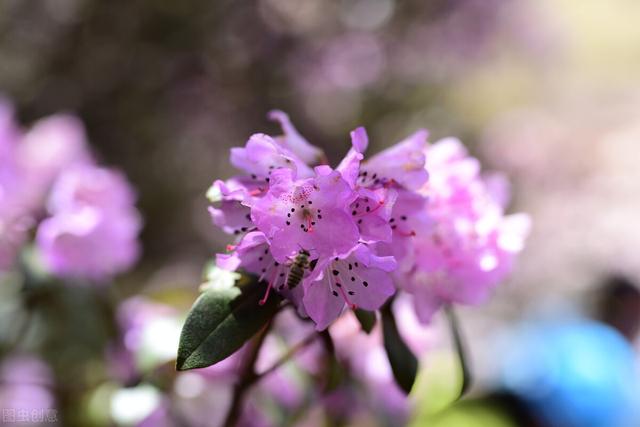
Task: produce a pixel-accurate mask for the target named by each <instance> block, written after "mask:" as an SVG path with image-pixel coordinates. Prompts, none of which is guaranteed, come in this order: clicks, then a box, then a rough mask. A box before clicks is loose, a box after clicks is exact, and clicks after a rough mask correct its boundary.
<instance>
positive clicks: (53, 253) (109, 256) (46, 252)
mask: <svg viewBox="0 0 640 427" xmlns="http://www.w3.org/2000/svg"><path fill="white" fill-rule="evenodd" d="M134 200H135V195H134V193H133V190H132V189H131V187H130V186H129V183H128V182H127V181H126V179H125V178H124V176H123V175H122V174H121V173H119V172H117V171H113V170H110V169H105V168H99V167H96V166H91V165H84V166H80V167H77V168H73V169H69V170H68V171H66V172H64V173H62V174H61V175H60V176H59V178H58V179H57V181H56V182H55V184H54V188H53V189H52V192H51V196H50V199H49V204H48V205H49V212H50V213H51V214H52V216H51V217H49V218H47V219H45V220H44V221H43V222H42V223H41V224H40V226H39V227H38V232H37V244H38V248H39V250H40V253H41V254H42V258H43V261H44V262H45V265H46V266H47V268H48V269H49V270H50V271H51V272H52V273H53V274H55V275H58V276H62V277H75V278H87V279H92V280H100V281H102V280H108V279H110V278H112V277H113V276H115V275H116V274H118V273H122V272H124V271H126V270H128V269H129V268H131V266H132V265H133V264H134V263H135V261H136V260H137V258H138V255H139V252H140V248H139V244H138V240H137V237H138V233H139V231H140V228H141V220H140V215H139V213H138V211H137V210H136V209H135V207H134V204H133V203H134Z"/></svg>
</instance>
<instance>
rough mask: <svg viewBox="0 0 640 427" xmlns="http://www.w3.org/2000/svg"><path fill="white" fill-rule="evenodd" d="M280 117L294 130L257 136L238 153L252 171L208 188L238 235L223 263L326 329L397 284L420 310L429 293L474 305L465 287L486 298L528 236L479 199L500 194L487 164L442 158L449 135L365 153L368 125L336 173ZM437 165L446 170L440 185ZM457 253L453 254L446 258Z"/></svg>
mask: <svg viewBox="0 0 640 427" xmlns="http://www.w3.org/2000/svg"><path fill="white" fill-rule="evenodd" d="M271 118H273V119H275V120H277V121H278V122H279V123H280V125H281V126H282V129H283V133H284V134H283V135H282V136H277V137H271V136H268V135H265V134H255V135H252V136H251V137H250V138H249V141H248V142H247V143H246V145H245V146H244V147H240V148H233V149H232V150H231V163H232V164H233V165H234V166H235V167H236V168H238V169H239V170H241V171H242V172H243V173H242V174H241V175H239V176H236V177H233V178H231V179H229V180H227V181H220V180H218V181H215V182H214V184H213V186H212V187H211V188H210V190H209V191H208V194H207V195H208V197H209V200H210V201H211V202H212V206H211V207H210V213H211V216H212V218H213V222H214V224H215V225H217V226H219V227H221V228H222V229H223V230H224V231H226V232H227V233H230V234H232V235H234V236H236V241H235V243H234V244H233V245H229V247H228V253H226V254H219V255H218V260H217V262H218V266H219V267H221V268H224V269H227V270H233V271H235V270H236V269H239V268H241V269H244V270H245V271H248V272H250V273H253V274H256V275H258V276H259V277H260V279H261V280H263V281H265V282H266V283H267V284H268V285H267V289H266V291H265V296H264V298H265V299H266V298H268V296H269V293H270V291H271V290H272V289H275V290H276V291H278V292H280V293H282V294H283V295H284V296H285V297H287V298H289V299H290V300H292V301H293V302H294V304H295V305H296V306H297V307H298V311H299V312H300V314H301V315H303V316H309V317H311V318H312V319H313V321H314V322H315V323H316V326H317V328H318V329H319V330H322V329H325V328H326V327H327V326H329V325H330V324H331V322H332V321H333V320H335V319H336V318H337V317H338V316H339V315H340V314H341V312H342V311H343V309H344V307H345V306H346V307H349V308H351V309H355V308H362V309H365V310H376V309H378V308H380V307H381V306H382V304H384V303H385V301H386V300H387V299H388V298H389V297H390V296H392V295H393V294H394V293H395V291H396V289H397V288H402V289H405V290H406V291H408V292H410V293H413V294H415V295H416V305H417V307H418V309H419V310H422V306H423V305H425V302H424V300H425V299H427V298H431V300H430V301H429V302H430V303H431V305H432V306H433V305H434V304H437V303H439V302H440V301H441V300H448V299H450V300H452V301H459V302H474V301H473V300H474V298H466V293H469V292H470V293H474V292H478V293H481V292H482V291H483V289H485V288H487V282H490V283H494V282H495V281H496V280H499V279H501V278H502V276H504V273H505V272H506V271H507V270H508V269H509V265H510V255H512V254H513V253H514V252H517V250H518V249H519V247H518V248H515V246H516V243H519V244H520V246H521V244H522V239H520V240H519V242H514V241H508V240H509V236H507V235H506V234H507V233H508V232H509V231H510V230H507V228H508V227H507V224H506V222H510V221H503V216H502V209H497V208H496V206H498V204H497V202H496V203H490V202H489V201H486V202H484V204H483V202H482V201H481V200H479V199H487V198H489V197H490V196H491V195H490V194H489V193H490V192H489V191H488V190H487V186H484V185H481V181H480V180H479V178H478V177H477V176H476V175H477V170H475V172H476V173H475V174H471V173H470V172H469V171H466V170H465V169H466V165H467V164H474V165H477V161H475V160H473V159H470V158H467V157H466V153H460V152H458V153H456V155H460V156H462V157H461V158H459V159H458V158H456V159H455V160H459V161H460V162H459V163H460V164H458V163H456V161H454V159H449V158H448V155H447V154H446V153H444V154H439V153H440V152H442V151H446V145H447V143H446V142H443V143H438V144H435V145H434V146H431V147H430V146H429V145H428V143H427V135H428V133H427V131H426V130H419V131H417V132H415V133H414V134H412V135H410V136H409V137H407V138H406V139H405V140H403V141H400V142H399V143H397V144H396V145H394V146H392V147H390V148H388V149H386V150H384V151H382V152H381V153H379V154H377V155H375V156H373V157H371V158H368V159H366V160H365V158H364V153H365V151H366V149H367V146H368V143H369V141H368V136H367V133H366V131H365V129H364V128H357V129H355V130H354V131H353V132H351V149H350V150H349V151H348V153H347V154H346V156H345V157H344V159H343V160H342V161H341V162H340V163H339V165H338V166H337V167H336V168H332V167H330V166H329V165H327V164H325V156H324V155H323V154H322V152H321V151H320V150H319V149H318V148H315V147H313V146H312V145H311V144H310V143H309V142H308V141H307V140H305V139H304V138H303V137H302V136H301V135H300V134H299V133H298V131H297V130H296V129H295V128H294V127H293V126H292V124H291V122H290V121H289V118H288V116H287V115H286V114H284V113H283V112H280V111H276V112H272V113H271ZM460 147H461V146H460ZM431 155H433V157H434V160H433V161H431V160H429V159H428V157H429V156H431ZM438 157H440V158H442V157H444V158H443V159H440V160H439V159H438ZM431 166H433V167H434V169H435V170H436V173H437V174H438V176H435V177H434V176H432V177H431V180H430V181H429V173H427V171H428V170H429V172H430V173H431V174H433V173H434V172H433V171H431ZM465 174H468V175H469V176H465ZM465 179H466V180H465ZM441 181H442V182H443V183H442V184H440V182H441ZM481 205H482V206H481ZM485 205H486V206H485ZM463 219H466V220H467V223H466V227H467V228H466V229H464V227H463V226H462V224H461V223H462V220H463ZM443 228H446V229H447V230H446V233H445V230H442V229H443ZM487 228H490V229H489V230H487ZM502 231H504V233H502ZM521 235H522V233H521ZM454 245H458V246H455V247H454ZM505 245H506V246H505ZM432 246H433V248H432ZM449 246H451V247H449ZM456 249H457V250H458V252H456V253H454V254H453V255H454V256H453V257H449V256H448V255H447V256H445V255H443V254H442V253H443V252H444V253H447V254H448V253H449V252H452V251H454V250H456ZM491 250H493V252H492V251H491ZM438 251H440V252H438ZM434 254H435V255H434ZM458 255H460V256H458ZM463 255H464V257H463ZM436 256H438V257H440V258H443V257H444V258H443V259H442V260H439V259H438V258H437V257H436ZM490 256H493V258H491V259H489V257H490ZM434 263H435V264H436V265H433V264H434ZM490 264H491V265H490ZM474 269H475V270H477V271H476V273H475V274H472V273H471V270H474ZM467 270H468V271H467ZM452 272H453V276H452V277H450V278H449V282H447V283H443V284H442V288H444V289H445V290H446V291H449V292H450V294H447V293H446V292H445V291H442V290H440V288H439V287H437V286H434V285H433V282H434V281H436V278H438V277H440V276H441V275H446V276H447V277H449V275H450V274H451V273H452ZM425 277H427V279H425ZM458 279H459V280H461V281H462V282H464V284H463V285H459V284H458ZM298 285H299V286H298ZM460 287H463V288H464V287H468V288H471V290H469V289H460V290H459V293H462V294H465V296H464V297H459V296H458V295H457V294H456V292H457V291H458V289H459V288H460ZM450 288H452V289H450ZM425 295H428V297H427V296H425ZM263 301H264V300H263ZM418 301H419V302H418ZM427 317H428V316H420V318H421V319H425V320H426V319H427Z"/></svg>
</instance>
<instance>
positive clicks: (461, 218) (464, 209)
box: [399, 139, 530, 322]
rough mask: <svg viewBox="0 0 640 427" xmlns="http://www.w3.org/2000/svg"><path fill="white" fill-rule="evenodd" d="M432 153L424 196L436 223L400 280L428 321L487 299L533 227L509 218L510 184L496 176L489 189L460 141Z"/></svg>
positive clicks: (524, 219) (436, 147)
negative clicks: (453, 306) (443, 310)
mask: <svg viewBox="0 0 640 427" xmlns="http://www.w3.org/2000/svg"><path fill="white" fill-rule="evenodd" d="M426 153H427V168H428V169H429V172H430V177H431V178H430V181H429V183H428V184H427V185H426V186H425V187H424V188H423V190H422V192H423V194H424V195H425V196H426V197H428V199H429V203H428V204H427V212H428V214H429V217H430V220H431V221H432V222H431V225H430V226H429V228H428V229H427V230H426V231H427V232H426V235H425V236H421V237H420V238H419V239H416V240H415V247H414V251H415V253H414V256H413V257H412V259H411V260H410V263H411V264H410V268H407V267H405V268H403V271H404V272H405V273H406V274H405V277H403V278H402V279H401V280H400V281H399V283H401V284H403V283H404V284H405V286H404V287H405V289H406V290H407V291H408V292H410V293H412V294H413V295H414V299H415V305H416V311H417V314H418V316H419V318H420V320H421V321H423V322H427V321H429V319H430V318H431V315H432V314H433V312H434V311H436V310H437V309H438V308H439V307H440V306H442V305H443V304H446V303H461V304H478V303H481V302H483V301H485V300H486V299H487V298H488V296H489V292H490V291H491V289H493V287H495V286H496V285H497V284H498V283H499V282H500V281H502V280H504V278H505V277H506V276H507V275H508V274H509V273H510V271H511V269H512V265H513V261H514V259H515V257H516V255H517V254H518V253H519V252H520V251H521V250H522V248H523V246H524V241H525V239H526V236H527V234H528V230H529V227H530V221H529V218H528V216H526V215H523V214H519V215H507V216H505V215H504V206H503V205H502V204H501V202H502V201H505V200H507V199H508V197H507V196H506V194H504V193H505V191H506V186H505V185H504V182H499V181H497V180H496V177H495V176H494V177H493V178H492V180H491V182H490V183H489V184H490V185H488V183H487V182H486V181H485V180H484V179H483V178H482V176H481V175H480V165H479V163H478V161H477V160H476V159H474V158H472V157H469V156H468V154H467V151H466V150H465V148H464V146H463V145H462V144H461V143H460V142H459V141H458V140H456V139H445V140H442V141H440V142H438V143H436V144H434V145H432V146H431V147H429V148H428V149H427V151H426Z"/></svg>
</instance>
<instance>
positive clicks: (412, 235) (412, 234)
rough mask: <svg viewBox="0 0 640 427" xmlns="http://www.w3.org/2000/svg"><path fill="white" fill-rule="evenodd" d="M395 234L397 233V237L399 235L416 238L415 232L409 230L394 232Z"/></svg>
mask: <svg viewBox="0 0 640 427" xmlns="http://www.w3.org/2000/svg"><path fill="white" fill-rule="evenodd" d="M396 233H398V234H399V235H401V236H402V237H415V236H416V232H415V230H411V231H409V232H406V231H396Z"/></svg>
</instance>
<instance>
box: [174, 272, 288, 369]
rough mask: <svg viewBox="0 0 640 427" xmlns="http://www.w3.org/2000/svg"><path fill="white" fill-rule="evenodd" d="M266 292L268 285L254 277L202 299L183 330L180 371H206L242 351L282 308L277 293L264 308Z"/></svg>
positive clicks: (218, 289)
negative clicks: (261, 301) (246, 343)
mask: <svg viewBox="0 0 640 427" xmlns="http://www.w3.org/2000/svg"><path fill="white" fill-rule="evenodd" d="M243 282H244V283H243ZM265 290H266V288H265V284H264V282H258V280H257V278H255V277H250V279H249V280H242V279H241V280H240V281H239V283H237V286H233V287H226V288H224V287H218V288H211V289H209V290H207V291H206V292H204V293H203V294H202V295H200V297H199V298H198V299H197V300H196V302H195V303H194V305H193V307H192V308H191V311H190V312H189V315H188V316H187V320H186V321H185V324H184V326H183V328H182V334H181V335H180V345H179V347H178V358H177V360H176V368H177V369H178V370H179V371H185V370H188V369H196V368H205V367H207V366H211V365H213V364H215V363H218V362H219V361H221V360H223V359H225V358H227V357H228V356H230V355H231V354H233V353H234V352H236V351H237V350H238V349H240V347H242V345H243V344H244V343H245V342H246V341H247V340H248V339H250V338H251V337H252V336H253V335H254V334H255V333H256V332H258V331H259V330H260V329H261V328H262V327H263V326H264V325H266V324H267V323H268V322H269V320H271V318H272V317H273V316H274V315H275V314H276V312H277V311H278V308H279V307H280V301H281V298H280V296H279V295H278V294H276V293H272V294H271V295H270V296H269V298H268V299H267V302H266V303H265V304H264V305H262V306H261V305H260V304H259V303H258V302H259V301H260V299H261V298H262V296H263V294H264V292H265Z"/></svg>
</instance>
